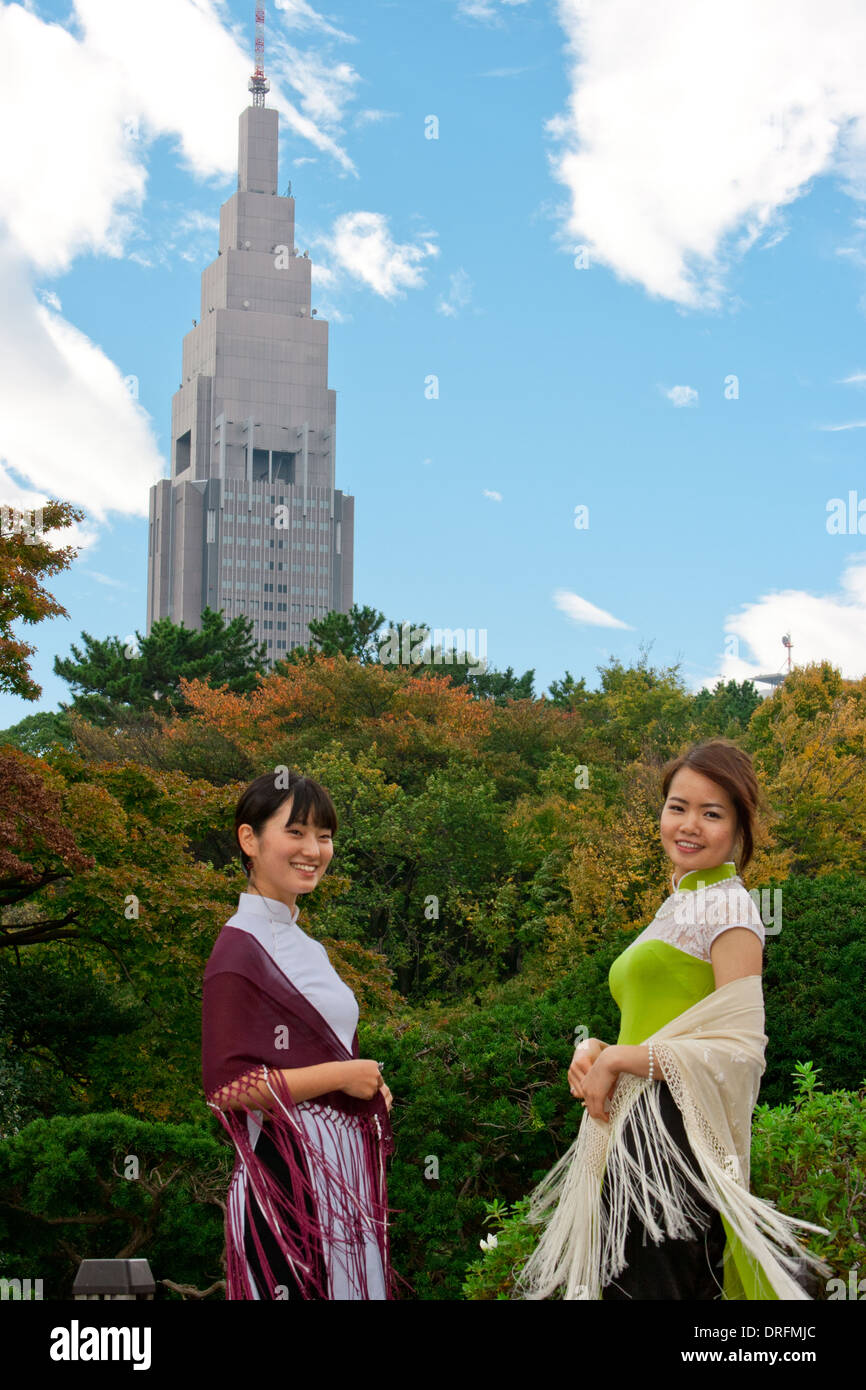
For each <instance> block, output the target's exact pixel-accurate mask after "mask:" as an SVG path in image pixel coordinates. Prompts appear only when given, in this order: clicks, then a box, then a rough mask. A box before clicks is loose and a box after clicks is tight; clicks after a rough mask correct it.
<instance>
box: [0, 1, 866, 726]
mask: <svg viewBox="0 0 866 1390" xmlns="http://www.w3.org/2000/svg"><path fill="white" fill-rule="evenodd" d="M253 19H254V5H253V3H252V0H249V2H248V0H71V3H56V2H55V0H44V3H14V4H13V3H4V0H0V129H2V130H3V132H4V136H3V140H2V146H0V298H2V304H3V313H2V316H0V501H2V502H3V504H4V505H6V506H8V507H14V508H18V509H28V510H30V509H34V508H37V507H38V506H39V505H40V504H41V503H42V502H44V501H45V500H46V499H47V498H48V497H49V496H55V497H59V498H61V499H63V500H66V501H68V502H71V503H72V504H73V505H75V506H77V507H80V508H81V509H82V511H83V512H84V514H85V515H84V519H83V520H82V521H81V522H80V523H78V524H77V525H76V526H75V527H74V528H73V529H72V530H71V531H65V532H63V533H57V534H56V536H55V537H54V539H56V542H57V543H58V544H68V543H70V541H71V542H72V543H74V544H76V545H78V546H79V547H80V549H79V553H78V557H77V559H76V560H75V561H74V562H73V564H72V566H71V568H70V569H69V570H68V571H67V572H65V573H64V574H62V575H59V576H56V577H54V578H51V579H50V580H48V581H46V583H47V587H48V588H49V590H50V591H51V592H52V593H53V594H54V595H55V597H56V598H57V599H58V601H59V602H60V603H62V604H63V605H64V607H65V608H66V609H67V611H68V614H69V616H68V618H63V617H58V618H54V619H51V620H49V621H45V622H42V623H40V624H39V625H38V626H32V625H29V624H28V625H25V624H20V623H19V624H17V625H16V635H17V636H19V637H21V638H23V639H24V640H26V641H29V642H34V643H35V644H36V646H37V654H36V656H35V657H34V659H33V661H32V673H33V677H34V679H35V680H36V681H37V682H38V683H39V684H40V685H41V686H42V688H43V694H42V698H41V699H40V700H38V701H35V702H32V701H25V700H23V699H20V698H18V697H15V696H12V695H8V694H6V695H0V728H5V727H8V726H9V725H11V724H14V723H16V722H17V721H18V720H20V719H22V718H24V717H25V716H26V715H28V714H33V713H36V712H38V711H39V710H50V709H56V708H57V707H58V705H59V703H60V701H61V700H64V701H68V700H69V698H70V692H69V687H68V686H67V685H66V683H65V682H64V681H62V680H61V679H60V678H59V677H57V676H55V675H54V674H53V664H54V658H55V656H61V657H65V656H69V655H70V654H71V647H72V644H73V643H75V644H77V645H78V646H79V647H80V646H81V633H82V632H88V633H89V634H91V636H93V637H96V638H103V637H109V636H117V637H120V638H123V639H125V640H126V639H130V638H132V637H133V636H134V634H135V632H139V633H141V634H142V635H144V633H145V631H146V609H147V541H148V534H147V533H148V496H149V489H150V487H151V485H152V484H153V482H154V481H155V480H156V479H158V478H160V477H163V476H168V473H169V467H168V456H169V445H170V438H169V431H170V424H171V398H172V394H173V393H174V391H175V390H176V389H177V386H178V384H179V381H180V366H181V340H182V336H183V334H184V333H185V332H186V331H187V330H188V329H189V328H190V327H191V326H192V320H193V318H194V317H195V316H197V314H198V309H199V285H200V275H201V271H202V269H203V268H204V267H205V266H206V265H207V264H208V263H209V262H210V261H211V260H212V259H213V258H214V257H215V255H216V248H217V228H218V213H219V207H220V204H221V203H222V202H224V201H225V200H226V199H227V198H228V197H229V196H230V195H231V193H232V191H233V190H234V188H235V187H236V182H237V122H238V117H239V115H240V113H241V111H242V110H243V109H244V107H245V106H246V105H247V104H248V103H249V100H250V98H249V94H248V91H247V81H248V78H249V76H250V73H251V72H252V69H253V56H252V54H253ZM265 66H266V71H267V73H268V75H269V77H270V80H271V92H270V96H269V99H268V104H269V105H272V106H275V107H276V108H277V109H278V110H279V112H280V118H281V119H280V192H285V189H286V186H287V185H288V184H289V182H291V185H292V193H293V195H294V197H295V210H296V236H295V240H296V244H297V245H298V247H299V249H301V248H308V249H309V252H310V256H311V258H312V262H313V271H312V275H313V305H314V307H316V308H317V309H318V314H319V317H321V318H325V319H327V320H328V322H329V325H330V328H329V342H330V355H329V384H330V386H331V387H333V388H334V389H335V390H336V395H337V445H336V476H337V486H338V487H340V488H342V489H343V491H344V492H349V493H352V494H353V495H354V497H355V576H354V597H355V601H356V602H357V603H359V604H367V605H369V606H371V607H374V608H376V609H378V610H379V611H381V612H382V613H384V615H385V617H386V619H388V620H392V619H393V620H395V621H400V620H404V619H406V620H410V621H412V622H414V623H419V622H424V623H426V624H428V625H429V626H430V627H431V628H432V629H435V628H442V629H446V628H450V629H464V630H468V629H472V630H473V631H474V632H475V633H476V634H480V633H483V634H484V637H483V639H480V640H483V641H484V642H486V651H487V659H488V662H489V663H490V665H491V666H493V667H495V668H496V669H498V670H504V669H506V668H507V667H509V666H511V667H512V668H513V669H514V670H515V672H516V673H517V674H522V673H523V672H524V671H526V670H527V669H530V668H531V669H533V670H534V671H535V691H536V693H537V694H540V693H541V692H542V691H544V690H546V689H548V688H549V685H550V682H551V681H552V680H558V679H561V678H562V677H563V675H564V673H565V672H566V670H568V671H570V672H571V674H572V675H573V676H574V677H575V678H577V677H580V676H584V677H586V679H587V682H588V684H589V685H590V686H592V687H596V686H597V684H598V676H597V668H598V666H599V665H601V664H604V663H607V662H608V661H610V660H611V659H612V658H618V659H620V660H621V661H622V662H624V663H625V664H630V663H633V662H635V661H637V660H638V659H639V657H640V654H641V652H648V654H649V660H650V661H651V663H652V664H653V665H656V666H668V665H672V664H674V663H679V665H680V671H681V675H682V677H683V679H684V681H685V682H686V685H687V686H688V688H689V689H692V690H698V689H700V688H701V687H702V686H706V685H709V686H712V685H713V684H714V683H715V681H716V680H717V679H719V678H721V679H725V680H727V679H730V678H736V679H737V680H743V679H746V678H748V677H755V676H758V675H764V674H768V673H772V672H778V671H780V670H782V669H783V668H784V666H785V662H786V660H787V654H786V649H785V647H784V646H783V644H782V640H781V639H782V637H783V635H785V634H789V635H790V639H791V641H792V643H793V646H792V648H791V656H792V659H793V662H794V664H795V665H796V664H803V663H806V662H811V661H820V660H828V661H830V662H832V663H833V664H834V665H835V666H837V667H838V668H839V669H840V670H841V672H842V674H843V675H844V676H845V677H847V678H851V679H857V678H859V677H861V676H863V675H864V673H866V643H864V640H863V639H864V630H866V469H864V466H863V445H864V441H866V435H863V434H861V433H860V431H861V430H866V339H864V330H866V82H864V80H863V72H864V70H866V7H864V6H863V5H862V3H861V0H762V3H761V4H760V5H758V6H756V5H755V4H754V3H753V0H725V3H724V4H722V3H719V0H665V3H664V4H660V3H657V2H656V3H647V0H424V3H421V0H355V3H343V4H331V5H328V6H327V7H324V6H318V5H315V4H314V3H312V0H270V3H269V4H268V5H267V28H266V59H265ZM476 641H479V638H478V636H476ZM446 669H447V668H446ZM759 688H760V689H761V690H762V693H768V692H769V690H770V688H771V687H769V686H767V685H764V686H761V687H759Z"/></svg>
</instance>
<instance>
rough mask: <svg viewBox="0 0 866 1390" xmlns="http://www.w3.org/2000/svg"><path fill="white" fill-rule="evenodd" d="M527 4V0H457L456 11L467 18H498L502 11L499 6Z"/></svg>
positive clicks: (509, 6)
mask: <svg viewBox="0 0 866 1390" xmlns="http://www.w3.org/2000/svg"><path fill="white" fill-rule="evenodd" d="M527 4H529V0H498V3H497V0H457V13H458V14H461V15H465V16H466V18H467V19H483V20H488V21H489V20H498V19H499V18H500V16H501V15H502V13H503V11H502V9H501V8H500V6H502V5H504V6H505V8H506V10H508V9H509V8H511V9H513V8H516V6H518V5H527Z"/></svg>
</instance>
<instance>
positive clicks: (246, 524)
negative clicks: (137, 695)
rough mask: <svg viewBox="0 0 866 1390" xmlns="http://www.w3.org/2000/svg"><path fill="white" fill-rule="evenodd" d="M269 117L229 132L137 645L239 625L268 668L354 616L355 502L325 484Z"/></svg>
mask: <svg viewBox="0 0 866 1390" xmlns="http://www.w3.org/2000/svg"><path fill="white" fill-rule="evenodd" d="M277 156H278V115H277V112H276V111H275V110H270V109H268V108H266V107H264V106H261V105H257V106H250V107H248V108H247V109H246V110H245V111H244V112H243V113H242V114H241V118H240V138H239V149H238V189H237V192H236V193H235V194H233V195H232V197H231V198H229V200H228V202H226V203H224V204H223V206H222V208H221V210H220V234H219V251H218V254H217V258H216V260H214V261H212V262H211V264H210V265H209V266H208V267H207V268H206V269H205V271H204V273H203V274H202V280H201V312H200V316H199V319H198V320H197V322H195V326H194V327H193V329H192V330H191V332H189V333H187V334H186V336H185V337H184V340H183V371H182V380H181V384H180V388H179V390H178V391H176V392H175V395H174V399H173V401H172V420H171V440H172V443H171V474H170V476H169V477H167V478H163V479H161V480H160V481H159V482H158V483H156V484H155V485H154V486H153V487H152V488H151V490H150V536H149V545H148V584H147V631H148V632H150V629H151V626H152V624H153V623H154V622H155V621H156V620H157V619H158V618H163V617H170V618H171V619H172V620H173V621H174V622H175V623H181V622H182V623H184V624H185V625H186V626H187V627H189V628H200V627H201V614H202V611H203V609H204V608H205V607H210V608H212V609H216V610H220V609H222V610H223V612H224V615H225V620H226V621H227V622H228V621H230V620H231V619H232V618H235V617H237V616H238V615H239V614H244V615H246V616H247V617H249V618H250V619H252V622H253V632H254V636H255V639H256V641H257V642H265V643H266V651H267V658H268V661H269V662H270V661H274V660H275V659H276V658H278V657H280V656H282V655H284V654H285V652H286V651H287V650H288V649H290V648H291V647H293V646H298V645H304V646H305V645H307V644H308V642H309V631H308V628H307V624H308V622H309V621H310V619H311V618H319V617H322V616H323V615H324V614H325V613H327V612H328V611H329V610H331V609H337V610H338V611H339V612H347V611H348V610H349V608H350V607H351V605H352V579H353V575H352V568H353V566H352V560H353V540H354V498H353V497H351V496H348V495H346V494H344V493H342V492H340V491H339V490H338V489H337V487H336V485H335V464H336V435H335V424H336V393H335V392H334V391H332V390H329V388H328V325H327V323H326V322H325V321H324V320H323V319H319V318H317V317H315V315H314V312H313V310H312V309H311V306H310V305H311V301H310V272H311V268H312V263H311V261H310V259H309V255H308V253H307V252H306V251H305V252H304V253H303V254H299V253H298V249H297V247H296V246H295V244H294V226H295V202H294V198H291V197H280V196H279V195H278V192H277Z"/></svg>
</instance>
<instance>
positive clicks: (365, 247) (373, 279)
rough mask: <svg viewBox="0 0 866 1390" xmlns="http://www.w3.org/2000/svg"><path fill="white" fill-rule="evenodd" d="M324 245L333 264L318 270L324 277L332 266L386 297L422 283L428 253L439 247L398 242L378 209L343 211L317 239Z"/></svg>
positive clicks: (396, 294)
mask: <svg viewBox="0 0 866 1390" xmlns="http://www.w3.org/2000/svg"><path fill="white" fill-rule="evenodd" d="M318 243H319V244H321V245H323V246H325V247H326V249H327V250H328V252H329V253H330V255H331V257H332V259H333V262H334V265H333V266H331V267H328V268H327V269H325V273H324V275H323V274H322V273H321V272H320V276H319V278H320V279H322V280H323V281H324V280H326V279H327V274H328V270H330V272H331V277H332V284H334V283H336V281H335V279H334V271H335V269H336V270H338V271H340V272H342V273H343V274H344V275H345V276H348V277H350V278H351V279H353V280H356V281H360V282H361V283H362V284H364V285H366V286H367V287H368V288H369V289H371V290H374V291H375V293H376V294H380V295H382V296H383V298H385V299H394V298H396V297H398V296H401V295H402V294H403V292H404V290H405V289H415V288H417V287H419V286H421V285H423V283H424V269H425V267H424V265H423V264H422V262H423V261H424V260H425V259H426V258H427V257H428V256H438V255H439V247H438V246H436V245H435V243H434V242H432V241H429V240H427V241H424V242H423V243H422V244H421V245H420V246H418V245H415V244H413V243H411V242H397V241H395V240H394V238H393V237H392V235H391V231H390V228H389V226H388V219H387V217H385V216H384V214H383V213H381V212H346V213H343V214H342V215H341V216H340V217H338V218H337V219H336V221H335V223H334V226H333V230H332V232H331V233H330V235H328V236H323V237H320V238H318Z"/></svg>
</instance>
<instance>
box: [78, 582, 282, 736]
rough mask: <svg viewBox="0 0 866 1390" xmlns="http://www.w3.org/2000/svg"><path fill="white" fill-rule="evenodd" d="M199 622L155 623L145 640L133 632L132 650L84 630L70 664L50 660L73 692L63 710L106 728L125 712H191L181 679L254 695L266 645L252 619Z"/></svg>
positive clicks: (218, 617)
mask: <svg viewBox="0 0 866 1390" xmlns="http://www.w3.org/2000/svg"><path fill="white" fill-rule="evenodd" d="M201 621H202V625H201V628H188V627H186V626H185V625H184V624H183V623H180V624H176V623H174V622H172V620H171V618H160V619H158V621H157V622H155V623H154V624H153V627H152V628H151V630H150V633H149V635H148V636H147V637H142V636H141V634H140V633H138V632H136V634H135V636H136V640H137V643H138V646H137V647H136V646H133V645H131V644H124V643H123V642H121V640H120V638H119V637H106V638H103V639H102V640H99V639H97V638H94V637H91V635H90V633H88V632H84V633H82V638H83V641H84V646H85V650H84V652H81V651H79V649H78V647H76V646H74V645H73V647H72V653H73V657H74V660H73V659H72V658H69V657H66V658H64V659H61V658H60V657H55V659H54V671H55V673H56V674H57V675H58V676H62V677H63V679H64V680H65V681H67V682H68V683H69V685H70V686H72V688H73V692H74V694H73V701H72V705H71V706H70V705H61V709H62V710H64V711H65V710H68V709H70V708H71V709H74V710H76V711H77V712H78V713H79V714H81V715H83V717H84V718H85V719H88V720H90V721H91V722H92V723H94V724H102V725H108V724H114V723H117V722H118V721H121V722H122V720H123V717H124V716H128V715H130V714H132V715H140V714H142V713H145V712H150V713H158V714H159V713H169V712H172V713H176V714H181V715H183V714H186V713H188V707H187V705H186V701H185V700H184V697H183V694H182V691H181V686H180V682H181V679H182V678H183V679H186V680H202V681H205V682H206V683H207V684H208V685H210V686H213V687H214V688H220V687H223V686H227V687H228V689H229V690H230V691H232V692H233V693H237V694H240V693H244V692H247V691H250V690H253V689H254V688H255V686H256V683H257V680H258V676H259V674H260V673H261V674H263V673H264V671H265V669H266V667H265V651H266V648H265V645H264V643H260V644H259V646H258V647H256V645H255V642H254V640H253V636H252V631H253V624H252V619H250V618H247V617H244V616H243V615H241V616H239V617H237V618H234V619H233V620H232V621H231V622H230V623H228V624H226V623H225V621H224V619H223V615H222V610H221V611H220V612H219V613H215V612H214V611H213V610H212V609H211V608H205V610H204V612H203V613H202V620H201Z"/></svg>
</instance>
